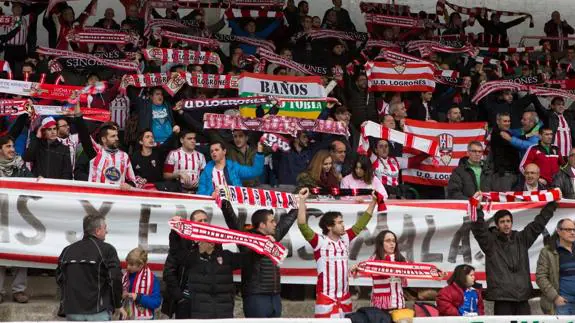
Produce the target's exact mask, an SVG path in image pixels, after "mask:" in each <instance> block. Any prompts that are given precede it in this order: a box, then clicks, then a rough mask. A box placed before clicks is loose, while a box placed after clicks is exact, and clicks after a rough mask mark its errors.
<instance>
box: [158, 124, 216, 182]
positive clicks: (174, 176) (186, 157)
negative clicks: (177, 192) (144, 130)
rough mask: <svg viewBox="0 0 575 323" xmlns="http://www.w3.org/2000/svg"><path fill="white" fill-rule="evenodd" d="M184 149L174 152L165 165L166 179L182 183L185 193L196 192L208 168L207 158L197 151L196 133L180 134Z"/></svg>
mask: <svg viewBox="0 0 575 323" xmlns="http://www.w3.org/2000/svg"><path fill="white" fill-rule="evenodd" d="M180 143H181V144H182V147H180V148H179V149H176V150H172V151H171V152H170V153H169V154H168V157H167V158H166V161H165V163H164V179H165V180H166V181H173V180H177V181H179V182H180V185H181V190H182V191H183V192H187V193H191V192H195V191H196V190H197V188H198V183H199V180H200V174H201V172H202V170H203V169H204V168H205V167H206V157H205V156H204V154H202V153H201V152H199V151H197V150H196V133H194V132H191V131H186V130H184V131H181V132H180Z"/></svg>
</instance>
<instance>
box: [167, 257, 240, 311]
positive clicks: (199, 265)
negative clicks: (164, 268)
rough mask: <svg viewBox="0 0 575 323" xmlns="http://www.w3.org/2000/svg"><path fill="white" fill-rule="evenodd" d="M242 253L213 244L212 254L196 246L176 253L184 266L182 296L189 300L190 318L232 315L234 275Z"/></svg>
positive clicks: (238, 266)
mask: <svg viewBox="0 0 575 323" xmlns="http://www.w3.org/2000/svg"><path fill="white" fill-rule="evenodd" d="M244 256H245V254H241V253H233V252H231V251H229V250H221V249H218V248H216V249H215V250H214V251H213V252H212V253H211V254H206V253H203V254H200V252H199V250H198V249H195V250H193V251H192V252H188V251H186V250H181V251H180V252H179V253H178V254H177V256H176V257H177V259H178V263H181V264H183V265H184V266H185V267H186V268H188V269H187V282H186V284H185V286H186V289H185V290H184V298H185V299H186V301H187V302H188V304H189V309H190V316H189V317H190V318H191V319H221V318H233V317H234V296H235V286H234V276H233V271H234V270H236V269H240V268H241V266H242V261H243V257H244Z"/></svg>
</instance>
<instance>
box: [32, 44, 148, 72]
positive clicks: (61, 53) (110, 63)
mask: <svg viewBox="0 0 575 323" xmlns="http://www.w3.org/2000/svg"><path fill="white" fill-rule="evenodd" d="M36 52H38V54H41V55H46V56H55V57H57V58H80V59H87V60H93V61H96V62H98V63H100V64H102V65H104V66H106V67H110V68H114V69H119V70H124V71H132V72H137V71H139V68H140V67H139V66H138V63H136V62H134V61H129V60H125V59H105V58H100V57H98V56H95V55H90V54H85V53H79V52H73V51H68V50H61V49H54V48H47V47H42V46H40V47H38V49H37V50H36Z"/></svg>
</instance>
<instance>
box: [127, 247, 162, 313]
mask: <svg viewBox="0 0 575 323" xmlns="http://www.w3.org/2000/svg"><path fill="white" fill-rule="evenodd" d="M126 264H127V267H126V272H125V273H124V277H123V278H122V282H123V283H124V290H123V293H122V298H123V299H124V308H125V309H126V312H127V313H128V317H127V318H126V319H129V320H153V319H154V317H155V314H154V313H155V310H156V309H157V308H159V307H160V304H162V296H161V295H160V280H159V279H158V277H156V275H154V273H153V272H152V270H151V269H150V267H149V266H148V252H147V251H146V250H144V249H142V248H135V249H132V251H130V252H129V253H128V255H127V256H126Z"/></svg>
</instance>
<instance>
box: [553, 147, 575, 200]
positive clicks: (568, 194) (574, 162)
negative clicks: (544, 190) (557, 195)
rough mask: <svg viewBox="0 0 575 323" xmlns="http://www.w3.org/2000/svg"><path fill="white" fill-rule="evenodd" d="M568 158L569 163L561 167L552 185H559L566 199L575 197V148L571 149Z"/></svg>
mask: <svg viewBox="0 0 575 323" xmlns="http://www.w3.org/2000/svg"><path fill="white" fill-rule="evenodd" d="M568 157H569V158H568V159H567V164H565V166H563V167H561V169H560V170H559V171H558V172H557V174H555V176H554V177H553V184H552V185H551V186H552V187H558V188H560V189H561V194H563V197H564V198H566V199H575V187H574V185H573V183H575V172H574V171H573V170H574V169H575V148H571V150H570V151H569V155H568Z"/></svg>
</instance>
